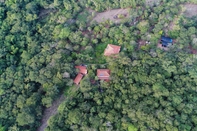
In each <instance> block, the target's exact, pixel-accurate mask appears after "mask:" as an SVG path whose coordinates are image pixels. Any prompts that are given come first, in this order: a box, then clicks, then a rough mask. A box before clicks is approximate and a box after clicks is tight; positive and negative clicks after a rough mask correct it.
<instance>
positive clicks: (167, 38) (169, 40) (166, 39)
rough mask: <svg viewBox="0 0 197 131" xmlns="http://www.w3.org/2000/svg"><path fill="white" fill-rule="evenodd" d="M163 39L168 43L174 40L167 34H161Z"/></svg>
mask: <svg viewBox="0 0 197 131" xmlns="http://www.w3.org/2000/svg"><path fill="white" fill-rule="evenodd" d="M161 41H163V42H167V43H172V42H173V40H172V39H171V38H170V37H165V36H161Z"/></svg>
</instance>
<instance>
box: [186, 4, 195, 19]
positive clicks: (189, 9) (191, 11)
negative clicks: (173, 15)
mask: <svg viewBox="0 0 197 131" xmlns="http://www.w3.org/2000/svg"><path fill="white" fill-rule="evenodd" d="M184 7H185V9H186V10H185V12H184V15H185V16H186V17H192V16H197V5H195V4H185V5H184Z"/></svg>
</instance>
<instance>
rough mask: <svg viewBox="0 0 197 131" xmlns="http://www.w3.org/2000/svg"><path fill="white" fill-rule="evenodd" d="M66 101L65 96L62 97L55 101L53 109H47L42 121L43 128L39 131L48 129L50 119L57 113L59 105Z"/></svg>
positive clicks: (38, 130)
mask: <svg viewBox="0 0 197 131" xmlns="http://www.w3.org/2000/svg"><path fill="white" fill-rule="evenodd" d="M64 100H65V97H64V95H61V96H60V97H59V98H58V99H57V100H55V101H54V102H53V104H52V106H51V107H49V108H47V109H45V111H44V115H43V117H42V120H41V126H40V127H39V128H38V129H37V131H44V129H45V128H46V127H47V125H48V124H47V121H48V120H49V118H50V117H51V116H53V115H55V114H56V113H57V108H58V107H59V105H60V104H61V103H62V102H63V101H64Z"/></svg>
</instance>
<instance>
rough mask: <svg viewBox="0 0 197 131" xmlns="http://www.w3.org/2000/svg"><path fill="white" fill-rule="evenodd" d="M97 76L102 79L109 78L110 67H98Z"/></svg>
mask: <svg viewBox="0 0 197 131" xmlns="http://www.w3.org/2000/svg"><path fill="white" fill-rule="evenodd" d="M97 77H98V78H99V79H100V80H109V77H110V70H109V69H97Z"/></svg>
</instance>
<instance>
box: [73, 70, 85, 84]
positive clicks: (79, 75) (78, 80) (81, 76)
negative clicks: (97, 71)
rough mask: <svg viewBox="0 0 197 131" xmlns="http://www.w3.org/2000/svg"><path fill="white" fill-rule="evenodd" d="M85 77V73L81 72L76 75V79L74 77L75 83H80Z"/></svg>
mask: <svg viewBox="0 0 197 131" xmlns="http://www.w3.org/2000/svg"><path fill="white" fill-rule="evenodd" d="M82 78H83V75H82V74H81V73H79V74H78V75H77V76H76V77H75V79H74V81H73V82H74V83H75V84H77V85H78V84H79V83H80V81H81V79H82Z"/></svg>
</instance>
